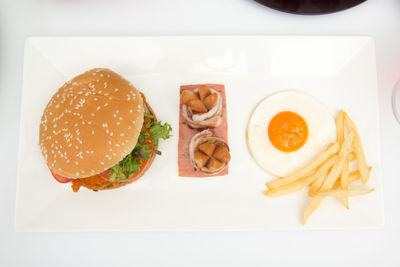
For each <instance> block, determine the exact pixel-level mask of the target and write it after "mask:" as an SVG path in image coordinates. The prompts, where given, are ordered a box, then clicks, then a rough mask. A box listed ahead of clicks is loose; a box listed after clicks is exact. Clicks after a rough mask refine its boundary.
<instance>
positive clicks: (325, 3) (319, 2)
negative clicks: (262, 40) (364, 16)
mask: <svg viewBox="0 0 400 267" xmlns="http://www.w3.org/2000/svg"><path fill="white" fill-rule="evenodd" d="M255 1H257V2H259V3H261V4H263V5H265V6H268V7H271V8H274V9H277V10H280V11H284V12H289V13H294V14H302V15H318V14H327V13H333V12H338V11H341V10H345V9H348V8H351V7H354V6H356V5H358V4H361V3H362V2H365V1H366V0H255Z"/></svg>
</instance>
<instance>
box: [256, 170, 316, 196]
mask: <svg viewBox="0 0 400 267" xmlns="http://www.w3.org/2000/svg"><path fill="white" fill-rule="evenodd" d="M315 178H316V176H315V175H310V176H306V177H303V178H301V179H298V180H296V181H294V182H292V183H290V184H284V185H282V186H279V187H275V188H271V189H267V190H265V191H264V193H263V194H264V195H265V196H267V197H280V196H283V195H287V194H290V193H293V192H296V191H299V190H301V189H303V188H304V187H306V186H307V185H309V184H310V183H312V182H313V181H314V180H315Z"/></svg>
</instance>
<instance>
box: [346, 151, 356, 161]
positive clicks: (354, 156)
mask: <svg viewBox="0 0 400 267" xmlns="http://www.w3.org/2000/svg"><path fill="white" fill-rule="evenodd" d="M355 159H356V154H355V153H354V152H350V153H349V155H348V156H347V160H348V161H349V162H352V161H353V160H355Z"/></svg>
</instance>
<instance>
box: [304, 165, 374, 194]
mask: <svg viewBox="0 0 400 267" xmlns="http://www.w3.org/2000/svg"><path fill="white" fill-rule="evenodd" d="M371 170H372V167H371V166H370V167H368V171H371ZM360 179H361V174H360V171H354V172H352V173H350V174H349V184H351V183H354V182H357V181H358V180H360ZM333 188H335V189H337V188H340V181H339V180H337V181H336V183H335V185H334V186H333ZM311 196H314V195H311Z"/></svg>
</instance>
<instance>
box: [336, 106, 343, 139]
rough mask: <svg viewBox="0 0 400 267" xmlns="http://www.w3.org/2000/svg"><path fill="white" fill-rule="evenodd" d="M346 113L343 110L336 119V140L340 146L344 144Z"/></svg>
mask: <svg viewBox="0 0 400 267" xmlns="http://www.w3.org/2000/svg"><path fill="white" fill-rule="evenodd" d="M343 122H344V112H343V110H341V111H340V112H339V115H338V116H337V118H336V138H337V142H338V143H339V145H341V144H342V143H343V140H344V124H343Z"/></svg>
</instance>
